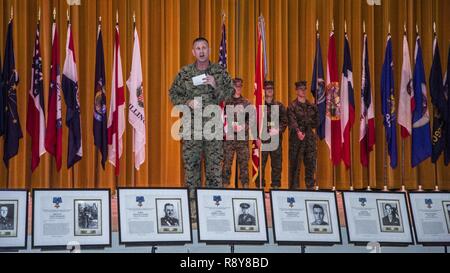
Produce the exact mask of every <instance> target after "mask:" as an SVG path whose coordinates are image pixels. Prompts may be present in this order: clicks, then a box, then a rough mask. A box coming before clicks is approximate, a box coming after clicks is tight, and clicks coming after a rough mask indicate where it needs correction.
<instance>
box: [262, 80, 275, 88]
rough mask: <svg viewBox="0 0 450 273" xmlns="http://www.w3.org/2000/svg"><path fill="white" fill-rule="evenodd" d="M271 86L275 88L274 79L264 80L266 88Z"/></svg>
mask: <svg viewBox="0 0 450 273" xmlns="http://www.w3.org/2000/svg"><path fill="white" fill-rule="evenodd" d="M268 87H271V88H272V89H274V88H275V83H274V82H273V81H265V82H264V88H268Z"/></svg>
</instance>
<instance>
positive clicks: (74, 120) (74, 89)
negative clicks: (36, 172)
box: [62, 22, 83, 169]
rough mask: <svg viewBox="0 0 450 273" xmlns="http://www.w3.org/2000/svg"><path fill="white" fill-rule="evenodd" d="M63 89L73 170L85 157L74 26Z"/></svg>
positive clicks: (69, 28)
mask: <svg viewBox="0 0 450 273" xmlns="http://www.w3.org/2000/svg"><path fill="white" fill-rule="evenodd" d="M62 89H63V93H64V101H65V102H66V109H67V110H66V111H67V112H66V125H67V127H68V128H69V141H68V149H67V168H69V169H70V168H72V167H73V166H74V165H75V163H77V162H78V161H80V160H81V158H82V157H83V145H82V141H81V120H80V115H81V114H80V99H79V97H80V96H79V90H78V75H77V64H76V61H75V48H74V46H73V38H72V25H71V23H70V22H69V24H68V26H67V40H66V60H65V61H64V68H63V75H62Z"/></svg>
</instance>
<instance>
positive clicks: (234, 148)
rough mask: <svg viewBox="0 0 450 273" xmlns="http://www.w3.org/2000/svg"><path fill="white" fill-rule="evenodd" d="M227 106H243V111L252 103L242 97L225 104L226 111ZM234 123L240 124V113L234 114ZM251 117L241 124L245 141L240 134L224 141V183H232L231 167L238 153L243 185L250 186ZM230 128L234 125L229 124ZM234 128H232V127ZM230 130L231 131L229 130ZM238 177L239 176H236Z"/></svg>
mask: <svg viewBox="0 0 450 273" xmlns="http://www.w3.org/2000/svg"><path fill="white" fill-rule="evenodd" d="M227 105H232V106H234V107H236V106H242V110H244V109H245V107H247V106H249V105H250V102H249V101H248V100H247V99H246V98H244V97H242V96H240V97H239V98H235V97H232V98H231V99H229V100H227V101H226V102H225V109H226V106H227ZM234 121H235V122H238V113H234ZM228 122H230V123H231V122H233V119H232V118H228ZM248 123H249V117H248V115H246V117H245V124H239V125H240V126H243V125H245V126H244V127H245V128H244V130H245V140H238V133H234V139H231V140H225V141H224V161H223V183H224V184H229V183H230V176H231V166H232V165H233V158H234V154H235V153H236V163H237V165H238V166H239V178H240V180H241V183H242V185H243V186H244V187H245V186H248V161H249V158H250V155H249V148H248V129H249V124H248ZM228 125H229V127H230V126H231V125H232V124H228ZM230 128H232V127H230ZM229 130H230V129H229ZM236 175H237V174H236Z"/></svg>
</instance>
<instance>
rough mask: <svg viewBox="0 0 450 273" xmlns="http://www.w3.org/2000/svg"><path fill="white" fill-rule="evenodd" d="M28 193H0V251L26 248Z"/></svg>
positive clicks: (7, 191)
mask: <svg viewBox="0 0 450 273" xmlns="http://www.w3.org/2000/svg"><path fill="white" fill-rule="evenodd" d="M27 233H28V191H27V190H1V191H0V250H19V249H26V248H27Z"/></svg>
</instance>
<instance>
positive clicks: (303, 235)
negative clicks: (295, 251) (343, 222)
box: [270, 190, 342, 245]
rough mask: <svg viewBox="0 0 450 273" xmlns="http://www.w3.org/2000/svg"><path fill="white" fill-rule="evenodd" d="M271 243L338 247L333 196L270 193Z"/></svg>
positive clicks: (339, 241) (336, 220)
mask: <svg viewBox="0 0 450 273" xmlns="http://www.w3.org/2000/svg"><path fill="white" fill-rule="evenodd" d="M270 194H271V206H272V222H273V231H274V240H275V242H276V243H278V244H280V245H335V244H341V243H342V238H341V233H340V227H339V216H338V206H337V201H336V193H335V192H331V191H291V190H272V191H271V192H270Z"/></svg>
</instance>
